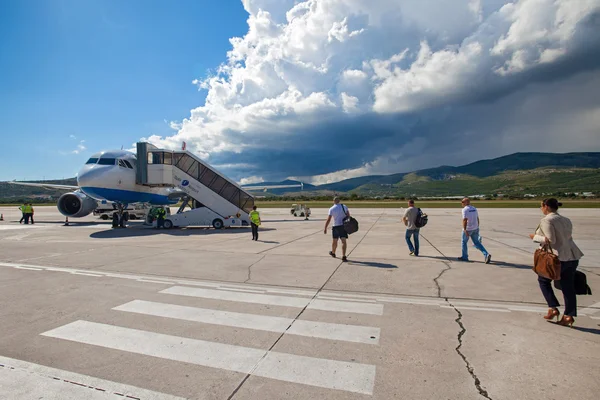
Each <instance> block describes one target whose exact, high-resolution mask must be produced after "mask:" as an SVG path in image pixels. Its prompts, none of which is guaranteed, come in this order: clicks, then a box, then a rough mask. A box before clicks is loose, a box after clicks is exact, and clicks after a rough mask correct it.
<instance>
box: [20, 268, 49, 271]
mask: <svg viewBox="0 0 600 400" xmlns="http://www.w3.org/2000/svg"><path fill="white" fill-rule="evenodd" d="M15 268H16V269H27V270H29V271H43V269H41V268H33V267H15Z"/></svg>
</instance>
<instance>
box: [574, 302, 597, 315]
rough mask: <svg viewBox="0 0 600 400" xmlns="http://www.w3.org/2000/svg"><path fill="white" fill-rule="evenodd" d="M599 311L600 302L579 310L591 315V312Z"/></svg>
mask: <svg viewBox="0 0 600 400" xmlns="http://www.w3.org/2000/svg"><path fill="white" fill-rule="evenodd" d="M599 311H600V303H596V304H592V305H591V306H589V307H586V308H584V309H583V310H580V311H579V312H580V313H581V314H585V315H591V314H595V313H597V312H599Z"/></svg>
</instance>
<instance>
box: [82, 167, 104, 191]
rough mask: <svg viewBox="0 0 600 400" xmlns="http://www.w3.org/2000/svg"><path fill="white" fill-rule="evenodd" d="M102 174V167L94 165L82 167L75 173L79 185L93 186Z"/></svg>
mask: <svg viewBox="0 0 600 400" xmlns="http://www.w3.org/2000/svg"><path fill="white" fill-rule="evenodd" d="M101 174H102V168H98V166H96V165H92V166H86V167H83V168H82V169H81V170H80V171H79V173H78V174H77V185H78V186H79V187H80V188H81V187H93V186H95V185H96V183H97V181H98V177H99V176H100V175H101Z"/></svg>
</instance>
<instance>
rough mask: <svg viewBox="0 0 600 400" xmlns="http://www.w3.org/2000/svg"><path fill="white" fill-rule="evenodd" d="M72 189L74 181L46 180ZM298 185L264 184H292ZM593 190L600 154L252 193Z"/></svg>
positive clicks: (14, 194) (0, 194)
mask: <svg viewBox="0 0 600 400" xmlns="http://www.w3.org/2000/svg"><path fill="white" fill-rule="evenodd" d="M46 182H47V183H56V184H67V185H75V184H76V179H75V178H71V179H66V180H58V181H46ZM293 183H298V182H297V181H283V182H268V183H261V184H260V185H265V184H293ZM573 192H592V193H596V194H598V193H600V153H566V154H555V153H515V154H511V155H508V156H504V157H499V158H495V159H492V160H481V161H477V162H474V163H471V164H468V165H463V166H459V167H452V166H441V167H436V168H429V169H425V170H420V171H414V172H406V173H404V172H403V173H398V174H392V175H372V176H361V177H357V178H351V179H346V180H343V181H340V182H335V183H330V184H326V185H318V186H313V185H310V184H305V185H304V189H303V190H302V191H301V190H300V188H298V189H295V188H294V189H276V190H272V191H269V192H256V195H257V196H260V197H263V196H264V197H265V198H271V197H276V196H278V195H289V196H297V195H299V194H301V195H302V196H306V197H317V196H325V195H326V196H330V195H331V194H333V193H341V194H344V193H346V194H356V195H361V196H367V197H376V196H396V197H401V196H404V197H406V196H417V197H419V196H420V197H423V196H432V197H440V196H462V195H469V196H471V195H494V194H504V195H509V196H510V195H515V196H523V195H525V194H535V195H541V194H544V193H545V194H552V193H573ZM62 193H64V191H58V190H46V189H43V188H34V187H26V186H17V185H11V184H8V183H3V182H0V202H3V203H8V202H10V203H15V202H20V201H24V200H34V199H35V200H37V201H38V202H40V201H48V202H52V201H56V199H57V198H58V197H59V196H60V195H61V194H62Z"/></svg>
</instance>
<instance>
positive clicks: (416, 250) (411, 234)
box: [406, 229, 419, 256]
mask: <svg viewBox="0 0 600 400" xmlns="http://www.w3.org/2000/svg"><path fill="white" fill-rule="evenodd" d="M411 237H413V238H414V240H415V245H414V246H413V244H412V243H411V241H410V238H411ZM406 244H407V245H408V249H409V250H410V252H411V253H415V255H416V256H418V255H419V230H418V229H407V230H406Z"/></svg>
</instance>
